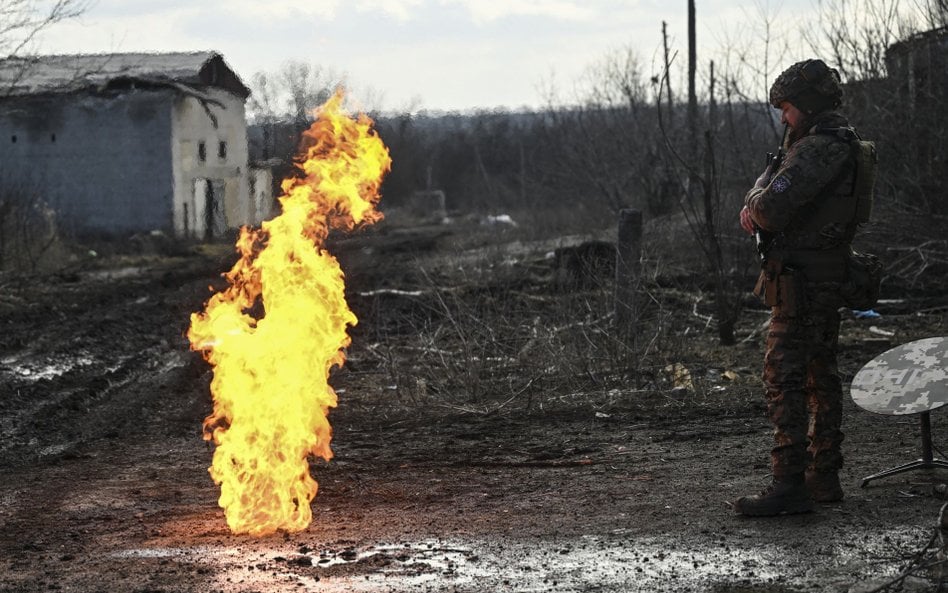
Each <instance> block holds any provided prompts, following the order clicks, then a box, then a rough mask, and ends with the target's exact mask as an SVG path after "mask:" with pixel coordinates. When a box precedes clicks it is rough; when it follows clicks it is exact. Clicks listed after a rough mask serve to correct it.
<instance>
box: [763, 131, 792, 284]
mask: <svg viewBox="0 0 948 593" xmlns="http://www.w3.org/2000/svg"><path fill="white" fill-rule="evenodd" d="M789 129H790V125H789V124H787V125H785V126H784V127H783V137H782V138H781V139H780V146H778V147H777V152H776V154H775V153H773V152H768V153H767V169H769V170H770V176H771V179H772V178H773V174H774V173H776V172H777V169H779V168H780V165H781V163H783V157H784V152H783V144H784V142H786V141H787V131H788V130H789ZM775 238H776V237H775V236H774V234H773V233H770V232H767V231H765V230H764V229H762V228H760V227H759V226H757V225H756V224H755V225H754V241H755V242H756V243H757V254H758V255H760V265H762V266H763V265H766V263H767V252H769V251H770V248H771V247H772V246H773V242H774V239H775Z"/></svg>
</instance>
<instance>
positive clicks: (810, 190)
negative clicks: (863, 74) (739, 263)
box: [733, 60, 874, 516]
mask: <svg viewBox="0 0 948 593" xmlns="http://www.w3.org/2000/svg"><path fill="white" fill-rule="evenodd" d="M842 96H843V91H842V87H841V86H840V79H839V73H838V72H837V71H836V70H835V69H833V68H830V67H828V66H827V65H826V64H825V63H824V62H823V61H822V60H806V61H803V62H798V63H796V64H794V65H792V66H790V67H789V68H787V69H786V70H785V71H784V72H782V73H781V74H780V76H778V77H777V80H776V81H775V82H774V84H773V86H772V87H771V89H770V103H771V104H772V105H773V106H774V107H775V108H777V109H780V110H781V112H782V116H781V122H782V123H784V124H786V125H787V132H788V133H787V134H785V138H784V144H783V146H782V147H781V151H780V153H778V157H777V158H776V159H774V160H773V161H771V163H769V165H768V167H767V169H766V170H765V171H764V173H763V174H762V175H761V176H760V177H759V178H758V179H757V182H756V183H755V184H754V187H753V188H752V189H751V190H750V191H749V192H748V193H747V196H746V197H745V199H744V204H745V205H744V208H743V209H742V210H741V214H740V219H741V226H742V227H743V228H744V229H745V230H746V231H747V232H748V233H756V234H757V239H758V247H759V248H760V250H761V258H762V261H763V266H762V268H763V269H762V271H761V275H760V279H759V281H758V283H757V288H756V289H755V293H756V294H757V295H758V296H760V297H761V298H763V300H764V302H765V303H766V304H767V305H770V306H771V307H772V314H771V318H770V330H769V332H768V335H767V352H766V355H765V358H764V373H763V379H764V383H765V386H766V399H767V408H768V415H769V417H770V421H771V422H772V423H773V425H774V447H773V450H772V452H771V463H772V470H773V482H772V484H771V485H770V486H769V487H768V488H766V489H765V490H764V491H763V492H761V493H760V494H758V495H754V496H744V497H742V498H739V499H738V500H737V501H735V502H734V503H733V508H734V510H735V511H736V512H737V513H738V514H742V515H750V516H771V515H780V514H790V513H803V512H808V511H811V510H813V502H814V501H816V502H836V501H840V500H842V498H843V490H842V488H841V487H840V483H839V473H838V472H839V469H840V468H841V467H842V465H843V458H842V454H841V453H840V443H841V442H842V440H843V433H842V432H841V431H840V424H841V421H842V384H841V382H840V378H839V375H838V374H837V369H836V352H837V345H838V341H839V324H840V315H839V311H838V310H839V308H840V307H841V306H842V305H843V304H844V300H843V298H842V296H841V290H842V289H841V282H843V281H844V280H845V279H846V274H847V271H846V270H847V267H846V261H847V257H848V254H849V253H850V246H851V243H852V240H853V237H854V235H855V233H856V227H857V224H858V223H859V222H864V221H865V220H864V219H863V217H862V216H860V215H859V213H858V211H859V210H860V209H861V208H865V206H862V205H860V200H861V199H863V198H861V196H860V193H859V192H857V189H856V188H857V186H859V177H860V176H863V175H870V176H871V175H873V173H874V171H872V170H870V171H865V170H863V169H865V168H866V167H864V166H862V164H861V163H862V160H864V159H861V156H860V144H861V143H860V142H859V137H858V136H857V135H856V132H855V130H853V129H852V128H851V127H850V126H849V122H848V121H847V120H846V118H845V117H843V116H842V115H841V114H839V113H838V112H837V111H835V109H836V108H837V107H839V105H840V103H841V101H842ZM865 144H868V143H865ZM784 150H785V151H786V156H785V157H783V158H782V159H781V158H780V156H779V155H780V154H781V153H782V152H783V151H784ZM873 156H874V153H873ZM869 168H870V169H872V165H870V166H869Z"/></svg>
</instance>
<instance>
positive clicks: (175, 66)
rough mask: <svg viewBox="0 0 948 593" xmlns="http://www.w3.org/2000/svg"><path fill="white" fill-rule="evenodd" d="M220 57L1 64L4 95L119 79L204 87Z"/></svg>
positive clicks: (134, 56)
mask: <svg viewBox="0 0 948 593" xmlns="http://www.w3.org/2000/svg"><path fill="white" fill-rule="evenodd" d="M218 56H219V54H218V53H216V52H212V51H203V52H189V53H126V54H85V55H81V54H80V55H58V56H57V55H53V56H35V57H28V58H11V59H6V60H0V85H2V87H0V94H4V95H11V94H12V95H25V94H39V93H50V92H53V93H55V92H69V91H74V90H78V89H81V88H86V87H90V86H102V85H105V84H106V83H108V82H109V81H110V80H114V79H116V78H140V79H143V80H169V81H175V82H179V83H183V84H196V83H200V82H201V80H200V72H201V69H202V68H203V67H204V65H205V64H206V63H207V62H208V61H210V60H211V59H213V58H215V57H218Z"/></svg>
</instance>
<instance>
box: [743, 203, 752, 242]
mask: <svg viewBox="0 0 948 593" xmlns="http://www.w3.org/2000/svg"><path fill="white" fill-rule="evenodd" d="M741 228H742V229H744V230H745V231H747V234H748V235H753V234H754V221H753V220H752V219H751V213H750V210H748V209H747V206H744V207H743V208H742V209H741Z"/></svg>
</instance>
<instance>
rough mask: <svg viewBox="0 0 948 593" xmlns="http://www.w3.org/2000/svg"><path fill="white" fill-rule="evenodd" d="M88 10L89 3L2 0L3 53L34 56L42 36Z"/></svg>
mask: <svg viewBox="0 0 948 593" xmlns="http://www.w3.org/2000/svg"><path fill="white" fill-rule="evenodd" d="M87 8H88V0H52V1H48V0H47V1H42V0H0V54H3V55H4V56H6V57H12V56H21V55H24V54H28V53H32V52H33V51H34V50H35V47H34V44H35V42H36V39H37V37H38V36H39V35H40V34H41V33H43V32H44V31H45V30H46V29H48V28H50V27H52V26H53V25H55V24H57V23H60V22H62V21H66V20H69V19H73V18H76V17H78V16H79V15H81V14H82V13H84V12H85V11H86V9H87Z"/></svg>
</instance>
